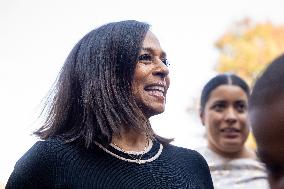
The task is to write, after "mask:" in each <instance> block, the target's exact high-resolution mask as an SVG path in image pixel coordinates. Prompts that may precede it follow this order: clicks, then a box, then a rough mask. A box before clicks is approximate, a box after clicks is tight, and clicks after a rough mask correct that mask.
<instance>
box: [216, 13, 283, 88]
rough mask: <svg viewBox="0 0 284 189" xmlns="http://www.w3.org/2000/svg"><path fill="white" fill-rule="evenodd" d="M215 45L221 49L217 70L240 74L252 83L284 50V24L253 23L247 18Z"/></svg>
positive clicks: (235, 25)
mask: <svg viewBox="0 0 284 189" xmlns="http://www.w3.org/2000/svg"><path fill="white" fill-rule="evenodd" d="M215 45H216V47H217V49H218V50H219V52H220V53H219V59H218V62H217V64H216V71H217V72H220V73H223V72H233V73H236V74H238V75H239V76H241V77H242V78H244V79H245V80H246V81H247V82H248V83H249V84H250V85H252V84H253V82H254V80H255V79H256V77H257V75H258V74H260V73H261V72H262V70H263V69H264V68H265V67H266V66H267V65H268V64H269V63H270V62H271V61H272V60H273V59H274V58H275V57H277V56H278V55H280V54H281V53H283V52H284V26H277V25H273V24H272V23H270V22H266V23H252V22H251V21H250V20H249V19H247V18H246V19H244V20H242V21H241V22H237V23H235V24H234V25H233V26H232V27H231V28H230V29H229V31H227V32H226V33H225V34H224V35H223V36H221V37H220V38H219V39H218V40H217V42H216V43H215Z"/></svg>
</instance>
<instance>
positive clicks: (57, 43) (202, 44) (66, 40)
mask: <svg viewBox="0 0 284 189" xmlns="http://www.w3.org/2000/svg"><path fill="white" fill-rule="evenodd" d="M282 2H283V0H214V1H211V0H196V1H194V0H176V1H167V0H145V1H135V0H120V1H116V0H103V1H101V0H100V1H99V0H97V1H95V0H80V1H77V0H60V1H58V0H48V1H43V0H25V1H21V0H9V1H4V0H0V26H1V30H0V34H1V35H0V52H1V53H0V64H1V69H0V86H1V94H0V97H1V98H0V115H1V116H0V129H1V131H0V150H1V155H0V182H2V183H5V182H6V181H7V179H8V177H9V175H10V173H11V171H12V170H13V166H14V164H15V162H16V161H17V160H18V159H19V158H20V157H21V156H22V155H23V153H24V152H26V151H27V150H28V148H30V147H31V146H32V145H33V143H34V142H35V141H36V139H35V138H34V137H33V136H31V135H30V133H31V132H32V130H33V129H35V128H37V127H38V125H36V124H35V123H34V121H35V120H36V116H37V113H38V112H39V111H40V107H39V105H40V103H41V100H42V99H43V97H44V96H45V95H46V93H47V92H48V90H49V88H50V86H51V84H52V83H53V81H54V80H55V77H56V76H57V73H58V71H59V69H60V68H61V66H62V64H63V62H64V60H65V58H66V57H67V55H68V53H69V52H70V50H71V48H72V47H73V46H74V45H75V43H77V41H78V40H79V39H81V37H83V35H85V34H86V33H87V32H89V31H90V30H92V29H94V28H95V27H98V26H100V25H102V24H104V23H107V22H111V21H119V20H124V19H135V20H139V21H145V22H148V23H149V24H151V25H152V31H153V32H154V33H155V34H156V35H157V37H158V38H159V39H160V42H161V45H162V46H163V48H164V49H165V51H166V52H167V54H168V59H169V60H170V62H171V67H170V72H171V73H170V76H171V87H170V90H169V93H168V99H167V101H168V102H167V107H166V111H165V113H163V114H161V115H159V116H155V117H153V118H152V119H151V122H152V125H153V128H154V130H155V131H156V132H157V133H158V134H160V135H162V136H166V137H174V138H176V141H175V143H174V144H176V145H178V146H183V147H188V148H196V147H198V146H200V145H203V144H204V141H203V140H202V136H203V132H204V131H203V127H202V126H201V125H200V122H199V118H198V115H197V114H196V112H193V113H191V114H190V113H189V112H187V111H186V109H187V107H188V106H189V105H190V104H191V103H192V102H193V99H195V98H198V97H199V94H200V90H201V88H202V87H203V85H204V83H205V82H206V81H207V80H208V79H209V78H211V77H212V76H213V75H214V74H215V72H214V71H213V68H214V65H215V63H216V61H217V57H218V52H217V50H216V49H215V48H214V42H215V41H216V40H217V39H218V38H219V37H220V36H221V35H222V34H223V33H224V32H225V31H226V30H227V29H228V28H229V27H230V26H231V25H232V24H233V22H236V21H239V20H241V19H243V18H245V17H249V18H251V19H252V20H253V21H261V22H265V21H272V22H274V23H280V24H284V14H283V5H284V3H282Z"/></svg>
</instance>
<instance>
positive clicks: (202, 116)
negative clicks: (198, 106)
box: [199, 111, 205, 126]
mask: <svg viewBox="0 0 284 189" xmlns="http://www.w3.org/2000/svg"><path fill="white" fill-rule="evenodd" d="M199 117H200V120H201V123H202V125H203V126H204V125H205V124H204V112H203V111H199Z"/></svg>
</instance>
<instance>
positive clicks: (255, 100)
mask: <svg viewBox="0 0 284 189" xmlns="http://www.w3.org/2000/svg"><path fill="white" fill-rule="evenodd" d="M283 74H284V54H282V55H281V56H279V57H277V58H276V59H274V60H273V61H272V63H271V64H269V65H268V66H267V68H266V69H265V70H264V72H263V73H262V74H261V75H260V77H259V78H258V79H257V80H256V83H255V85H254V87H253V89H252V93H251V96H250V98H249V109H252V108H257V107H259V106H265V105H269V104H272V103H273V102H274V101H276V100H278V99H279V98H283V96H284V75H283Z"/></svg>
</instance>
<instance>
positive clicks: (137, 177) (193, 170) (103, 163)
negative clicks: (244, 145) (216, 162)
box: [6, 139, 213, 189]
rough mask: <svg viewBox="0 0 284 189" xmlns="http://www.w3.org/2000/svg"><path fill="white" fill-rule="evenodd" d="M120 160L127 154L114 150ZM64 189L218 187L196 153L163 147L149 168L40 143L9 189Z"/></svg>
mask: <svg viewBox="0 0 284 189" xmlns="http://www.w3.org/2000/svg"><path fill="white" fill-rule="evenodd" d="M159 149H160V143H159V142H157V141H155V142H153V146H152V148H151V150H150V151H149V152H147V153H146V154H145V155H143V157H142V159H149V158H151V157H154V156H155V155H156V154H157V153H158V151H159ZM108 150H110V151H111V152H114V153H115V154H118V155H119V156H121V157H125V158H128V159H129V157H127V154H124V153H123V152H120V151H118V150H116V149H114V148H113V147H111V146H109V147H108ZM18 188H25V189H28V188H39V189H44V188H61V189H63V188H64V189H67V188H68V189H88V188H97V189H100V188H102V189H108V188H116V189H119V188H129V189H135V188H138V189H140V188H141V189H142V188H153V189H156V188H162V189H167V188H171V189H174V188H195V189H197V188H198V189H211V188H213V185H212V180H211V176H210V173H209V169H208V165H207V163H206V161H205V160H204V158H203V157H202V156H201V155H200V154H199V153H197V152H196V151H193V150H189V149H185V148H181V147H176V146H173V145H166V146H163V150H162V153H161V154H160V156H159V157H158V158H157V159H155V160H153V161H151V162H147V163H144V164H137V163H133V162H127V161H123V160H120V159H118V158H116V157H114V156H112V155H110V154H109V153H106V152H105V151H104V150H102V149H101V148H99V147H98V146H97V145H94V146H92V147H91V148H88V149H86V148H84V146H83V145H81V144H79V143H74V142H73V143H63V142H62V141H60V140H59V139H49V140H46V141H39V142H37V143H36V144H34V146H33V147H32V148H31V149H30V150H29V151H28V152H27V153H26V154H25V155H23V157H22V158H21V159H20V160H19V161H18V162H17V163H16V165H15V168H14V171H13V172H12V174H11V175H10V178H9V180H8V183H7V185H6V189H18Z"/></svg>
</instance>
